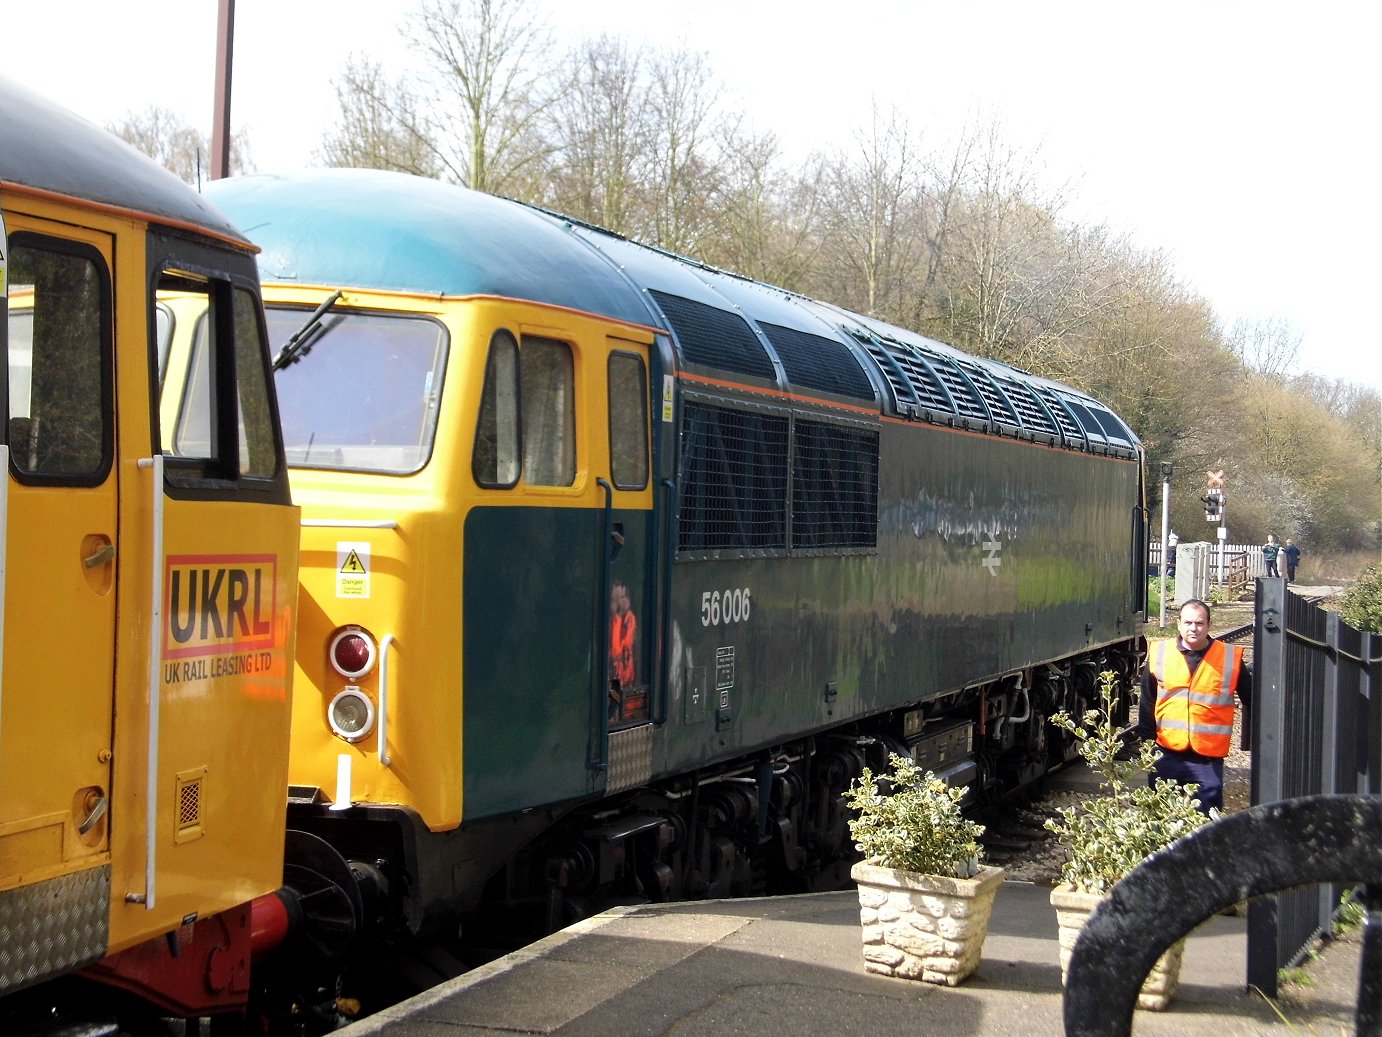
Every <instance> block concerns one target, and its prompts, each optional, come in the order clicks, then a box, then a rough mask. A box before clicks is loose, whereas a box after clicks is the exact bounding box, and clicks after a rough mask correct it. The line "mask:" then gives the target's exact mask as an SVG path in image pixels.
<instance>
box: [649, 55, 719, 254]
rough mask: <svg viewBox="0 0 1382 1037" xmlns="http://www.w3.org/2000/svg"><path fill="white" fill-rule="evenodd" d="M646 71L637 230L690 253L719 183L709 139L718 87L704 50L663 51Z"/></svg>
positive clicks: (706, 223) (706, 225)
mask: <svg viewBox="0 0 1382 1037" xmlns="http://www.w3.org/2000/svg"><path fill="white" fill-rule="evenodd" d="M649 71H650V83H649V99H648V106H649V111H650V113H651V115H652V125H653V127H654V136H653V139H652V144H651V147H650V150H649V160H650V161H649V168H648V185H649V203H648V204H649V207H648V212H647V214H646V217H645V220H646V222H645V224H644V225H643V226H642V227H638V228H636V231H637V233H638V236H639V237H640V238H642V239H643V240H644V241H647V242H649V243H650V244H653V245H657V246H659V247H660V248H665V249H669V250H671V251H673V252H683V253H688V254H689V253H694V252H695V251H696V250H697V249H698V248H699V247H700V245H701V244H702V241H703V238H704V236H705V234H706V233H707V231H708V230H709V228H710V226H711V219H710V214H709V212H708V211H707V207H706V204H705V201H706V199H707V198H708V197H711V196H713V195H714V194H715V193H716V192H717V191H718V187H719V180H718V174H717V168H716V162H715V156H714V154H713V152H712V139H713V135H714V130H715V124H714V110H715V105H716V102H717V101H718V99H719V93H720V91H719V87H718V86H717V85H716V84H715V81H714V77H713V75H712V73H711V70H710V66H709V64H708V63H707V60H706V57H705V55H704V54H695V53H691V52H689V51H685V50H677V51H669V52H665V53H661V54H658V55H656V56H655V57H654V58H653V61H652V64H651V67H650V70H649Z"/></svg>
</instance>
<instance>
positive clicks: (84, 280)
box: [8, 234, 111, 486]
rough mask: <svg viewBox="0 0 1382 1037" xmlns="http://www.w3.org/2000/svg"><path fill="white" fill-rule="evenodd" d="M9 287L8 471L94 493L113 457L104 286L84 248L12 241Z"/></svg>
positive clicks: (21, 237)
mask: <svg viewBox="0 0 1382 1037" xmlns="http://www.w3.org/2000/svg"><path fill="white" fill-rule="evenodd" d="M10 245H11V248H10V257H9V258H10V262H9V280H10V282H11V284H12V285H13V286H14V295H15V298H16V299H17V300H18V299H25V300H26V301H27V302H28V305H27V306H15V307H14V308H13V309H11V311H10V323H9V333H10V344H9V377H10V401H9V415H8V417H9V439H10V449H11V462H12V464H13V466H14V468H15V470H16V472H17V473H18V474H19V476H20V478H21V479H23V480H24V481H29V482H40V483H41V482H62V483H68V484H74V485H88V486H94V485H96V484H98V483H100V482H101V481H102V479H103V478H104V476H105V473H106V471H107V470H108V468H109V466H110V456H111V413H110V411H111V391H110V337H111V331H110V329H111V321H110V279H109V277H108V275H107V272H106V269H105V264H104V263H103V262H102V260H101V257H100V255H99V253H97V252H96V251H95V250H94V249H90V248H87V247H86V246H83V245H79V244H75V243H70V242H56V241H52V240H49V239H43V238H39V237H38V236H36V235H28V234H16V235H15V236H14V237H13V238H12V239H11V242H10Z"/></svg>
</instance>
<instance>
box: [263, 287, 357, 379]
mask: <svg viewBox="0 0 1382 1037" xmlns="http://www.w3.org/2000/svg"><path fill="white" fill-rule="evenodd" d="M340 297H341V293H340V291H335V292H332V293H331V294H330V295H328V296H327V297H326V298H325V299H323V300H322V304H321V305H320V306H318V307H317V308H316V309H315V310H314V311H312V316H310V317H308V318H307V322H306V323H305V324H303V326H302V327H300V328H298V329H297V331H295V332H293V334H292V337H291V338H289V339H288V341H287V342H285V343H283V348H282V349H280V350H279V351H278V354H277V355H276V356H275V357H274V362H273V370H275V371H282V370H283V369H284V368H285V367H287V366H288V365H289V364H296V363H297V362H298V361H299V360H301V359H302V358H303V357H305V356H306V355H307V354H308V353H310V352H311V351H312V347H313V346H314V345H316V344H317V339H319V338H321V336H322V332H323V330H324V328H323V326H322V315H323V314H325V313H326V311H327V310H329V309H331V307H333V306H335V305H336V301H337V300H338V299H340Z"/></svg>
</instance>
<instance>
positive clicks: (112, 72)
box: [0, 0, 1382, 393]
mask: <svg viewBox="0 0 1382 1037" xmlns="http://www.w3.org/2000/svg"><path fill="white" fill-rule="evenodd" d="M538 2H539V3H540V4H541V5H542V7H543V8H544V9H546V10H548V11H549V12H550V19H551V25H552V27H553V29H554V30H555V31H557V32H558V33H559V34H561V35H563V36H564V37H565V38H568V39H573V40H574V39H575V38H578V37H582V36H584V37H591V36H595V35H598V34H599V33H600V32H609V33H611V34H616V35H626V36H628V37H629V38H630V39H631V40H633V41H635V42H637V41H647V42H650V43H654V44H660V45H665V46H681V47H685V48H687V49H690V50H697V51H706V52H707V53H708V55H709V57H710V61H711V64H712V67H713V69H714V71H715V74H716V76H717V78H718V79H719V81H721V82H723V83H724V84H725V86H726V88H727V89H728V91H729V92H730V94H731V96H732V97H733V98H735V99H736V100H737V103H738V104H740V105H741V106H742V110H743V111H744V112H745V114H746V115H747V116H748V118H749V120H750V121H751V122H752V123H753V124H754V125H755V126H756V127H757V128H759V129H765V130H772V131H774V132H775V133H777V135H778V136H779V138H780V139H781V140H782V142H783V144H784V146H785V147H786V148H787V149H788V150H789V151H791V152H793V153H804V152H806V151H808V150H811V149H829V148H832V147H835V146H847V145H848V143H849V142H850V140H851V139H852V135H853V134H854V133H855V132H856V131H857V130H858V129H859V128H861V127H863V126H864V125H866V124H867V122H868V119H869V112H870V105H871V104H872V102H873V100H874V99H875V98H876V99H877V100H878V101H879V103H880V104H881V105H884V106H886V105H890V104H895V105H897V106H898V108H899V109H900V110H901V111H902V113H903V114H905V115H906V117H907V118H908V120H909V122H910V124H911V125H912V127H913V128H914V129H915V130H920V131H921V132H922V133H923V139H924V142H925V141H926V140H930V141H933V142H935V143H937V144H939V143H941V142H942V141H944V140H945V139H948V138H949V137H951V136H953V134H954V133H955V132H956V131H957V130H958V128H959V127H960V126H962V125H963V124H964V123H965V122H966V121H967V120H968V121H972V120H973V118H974V116H975V113H976V112H978V113H981V115H982V117H983V118H984V119H989V118H996V119H999V120H1001V122H1002V125H1003V127H1004V131H1005V133H1006V135H1007V137H1008V139H1009V140H1010V141H1011V142H1012V143H1014V144H1017V145H1022V146H1031V147H1032V148H1033V149H1035V148H1037V147H1039V148H1040V154H1041V157H1042V160H1043V162H1044V165H1045V167H1046V169H1047V175H1048V178H1049V180H1050V181H1051V182H1052V183H1053V184H1058V183H1064V182H1069V183H1070V185H1071V187H1072V189H1073V194H1072V204H1071V206H1070V208H1069V209H1068V210H1067V213H1068V215H1070V216H1072V217H1074V218H1076V219H1079V220H1081V221H1082V222H1091V223H1092V222H1099V221H1103V222H1107V223H1108V224H1109V225H1110V227H1112V228H1113V229H1115V230H1116V231H1123V232H1127V233H1129V234H1130V235H1131V236H1132V237H1133V239H1134V241H1135V242H1136V243H1137V244H1138V245H1140V246H1142V247H1144V248H1147V249H1156V248H1160V249H1164V250H1166V252H1167V253H1168V254H1169V255H1170V256H1171V258H1172V261H1173V263H1174V265H1175V268H1176V270H1177V271H1178V273H1179V274H1180V276H1181V278H1182V280H1183V281H1184V282H1185V283H1186V284H1187V285H1188V286H1190V287H1191V288H1192V289H1194V290H1195V291H1197V292H1199V293H1200V294H1202V295H1204V296H1205V297H1206V298H1207V299H1209V300H1210V302H1211V304H1212V305H1213V306H1214V308H1215V310H1216V312H1217V313H1218V315H1219V317H1220V319H1221V320H1222V321H1223V322H1224V324H1225V325H1226V326H1227V325H1229V324H1231V323H1232V322H1233V321H1234V320H1235V319H1237V318H1240V317H1241V318H1248V319H1252V320H1269V319H1276V320H1281V321H1285V322H1287V323H1288V324H1289V325H1290V326H1291V328H1292V329H1293V330H1294V331H1295V332H1297V333H1298V334H1299V335H1300V336H1301V337H1302V345H1301V351H1300V362H1299V367H1300V368H1302V369H1304V370H1309V371H1312V372H1314V373H1316V374H1320V375H1323V376H1325V377H1329V378H1337V377H1343V378H1348V379H1350V380H1351V381H1354V382H1360V383H1363V384H1368V385H1371V386H1373V387H1376V388H1378V389H1382V358H1379V356H1378V347H1379V345H1382V333H1379V330H1378V327H1379V324H1378V320H1377V319H1376V317H1375V316H1374V310H1375V303H1374V300H1375V298H1376V295H1377V285H1376V279H1377V276H1378V262H1377V259H1376V256H1377V250H1378V248H1379V246H1382V193H1380V192H1379V188H1378V176H1377V170H1378V162H1377V158H1376V154H1375V152H1376V150H1377V147H1378V145H1377V143H1376V141H1375V139H1374V138H1375V136H1376V132H1377V127H1378V118H1377V104H1378V101H1379V100H1382V89H1380V88H1379V83H1378V77H1377V72H1376V69H1377V65H1376V61H1377V58H1376V47H1377V44H1378V41H1379V39H1382V5H1379V4H1375V3H1373V2H1372V0H1316V2H1315V3H1314V4H1310V5H1306V4H1301V3H1299V2H1298V0H1297V2H1286V0H1044V2H1043V0H943V2H942V0H911V2H909V0H845V2H839V0H833V2H830V3H825V2H823V0H698V2H688V0H683V2H680V3H662V4H649V3H648V2H647V0H584V2H581V0H538ZM7 6H8V7H9V8H10V9H9V10H7V11H6V12H5V16H4V22H3V24H4V42H5V47H4V50H3V54H4V57H3V59H0V74H2V75H5V76H8V77H10V78H12V79H15V80H18V81H19V82H21V83H24V84H26V85H28V86H30V87H32V88H34V89H36V90H38V91H39V92H41V93H44V94H46V95H48V96H49V97H52V98H53V99H55V100H57V101H59V102H62V103H63V104H65V105H67V106H68V107H70V108H72V109H73V110H75V111H77V112H78V113H80V114H82V115H84V116H86V117H87V118H89V119H91V120H92V121H94V122H97V123H107V122H112V121H115V120H117V119H118V118H120V117H121V116H123V115H125V114H126V113H128V112H131V111H142V110H144V109H145V108H147V107H149V106H150V105H158V106H160V107H165V108H170V109H172V110H174V111H176V112H178V113H179V114H181V115H182V116H183V117H184V118H186V119H188V120H189V121H191V122H193V123H194V124H196V125H198V126H202V127H205V128H207V129H208V130H209V128H210V125H211V120H212V97H213V90H214V85H215V84H214V80H215V43H216V12H217V0H67V2H64V3H37V2H35V3H24V4H22V5H18V4H16V3H14V0H11V3H10V4H8V5H7ZM409 9H411V4H410V3H408V2H406V0H236V32H235V66H234V68H235V76H234V87H233V103H232V110H231V122H232V124H233V126H234V127H235V129H236V130H237V131H244V132H245V133H246V135H247V136H248V139H249V143H250V148H251V153H252V156H253V159H254V162H255V164H256V166H257V167H258V168H259V169H260V170H262V171H270V170H273V169H277V168H290V167H295V166H303V165H308V164H310V163H311V154H312V152H313V150H314V149H315V148H316V147H317V146H318V143H319V141H320V138H321V134H322V131H323V130H324V129H325V128H327V127H328V126H329V125H331V123H332V121H333V109H334V107H335V96H334V92H333V90H332V86H331V80H332V79H333V78H334V77H336V76H337V74H338V73H339V71H340V69H341V68H342V66H343V65H344V63H345V61H346V59H347V58H348V57H349V56H350V55H351V54H352V53H355V54H367V55H369V56H370V57H372V58H374V59H376V60H379V61H381V62H382V63H384V65H385V67H386V69H388V70H389V71H391V72H394V71H397V69H398V68H399V67H400V66H401V65H406V63H408V62H409V61H410V58H409V55H408V51H407V49H406V47H405V46H404V45H403V43H402V41H401V39H400V36H399V32H398V29H399V26H400V25H401V23H402V21H403V18H404V15H405V14H406V12H407V11H408V10H409ZM116 57H119V58H122V59H127V58H136V60H135V61H134V63H133V66H132V67H131V66H129V65H120V64H117V61H116ZM0 146H3V142H0ZM1224 391H1225V393H1229V392H1231V391H1232V387H1230V386H1225V387H1224Z"/></svg>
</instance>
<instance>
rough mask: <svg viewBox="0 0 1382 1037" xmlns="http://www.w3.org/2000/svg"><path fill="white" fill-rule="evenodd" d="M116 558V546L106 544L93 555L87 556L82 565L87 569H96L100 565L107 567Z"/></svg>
mask: <svg viewBox="0 0 1382 1037" xmlns="http://www.w3.org/2000/svg"><path fill="white" fill-rule="evenodd" d="M114 557H115V545H114V544H105V545H104V546H102V547H100V548H98V549H97V550H96V551H95V552H94V553H93V554H89V555H87V556H86V557H85V558H83V559H82V565H83V566H84V567H85V568H87V569H94V568H96V567H97V566H98V565H105V564H106V562H108V561H110V560H111V559H112V558H114Z"/></svg>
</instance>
